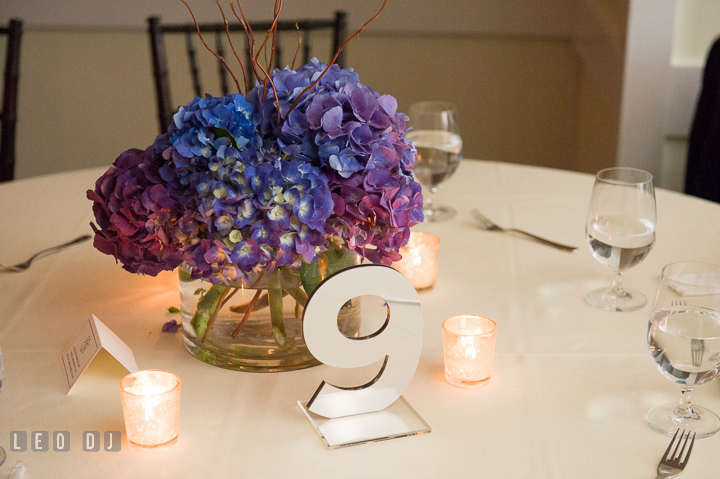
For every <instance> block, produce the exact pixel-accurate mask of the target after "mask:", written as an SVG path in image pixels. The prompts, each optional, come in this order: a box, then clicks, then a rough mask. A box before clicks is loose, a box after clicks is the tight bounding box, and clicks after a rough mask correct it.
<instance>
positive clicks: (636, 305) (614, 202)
mask: <svg viewBox="0 0 720 479" xmlns="http://www.w3.org/2000/svg"><path fill="white" fill-rule="evenodd" d="M655 223H656V211H655V190H654V187H653V181H652V175H651V174H650V173H648V172H647V171H643V170H638V169H636V168H622V167H617V168H606V169H604V170H601V171H600V172H598V173H597V175H595V185H594V186H593V191H592V198H591V200H590V208H589V209H588V215H587V222H586V224H585V233H586V235H587V241H588V246H589V248H590V251H591V252H592V255H593V257H594V258H595V259H596V260H598V261H599V262H600V263H601V264H603V265H605V266H606V267H608V268H610V269H612V270H613V271H614V272H615V278H614V280H613V282H612V285H611V286H610V287H609V288H601V289H598V290H595V291H591V292H590V293H588V295H587V296H586V297H585V300H586V301H587V302H588V303H589V304H591V305H592V306H595V307H596V308H600V309H604V310H606V311H635V310H636V309H640V308H642V307H643V306H645V304H647V298H646V297H645V296H644V295H643V294H642V293H640V292H639V291H634V290H631V289H627V288H624V287H623V285H622V274H623V272H624V271H626V270H627V269H628V268H631V267H632V266H635V265H636V264H638V263H640V262H641V261H642V260H644V259H645V257H646V256H647V255H648V253H649V252H650V250H651V249H652V246H653V244H654V243H655Z"/></svg>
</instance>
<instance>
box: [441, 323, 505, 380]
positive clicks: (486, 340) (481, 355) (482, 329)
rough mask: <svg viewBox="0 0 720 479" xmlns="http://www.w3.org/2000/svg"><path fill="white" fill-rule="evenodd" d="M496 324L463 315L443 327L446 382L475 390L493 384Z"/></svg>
mask: <svg viewBox="0 0 720 479" xmlns="http://www.w3.org/2000/svg"><path fill="white" fill-rule="evenodd" d="M496 336H497V325H496V324H495V322H494V321H493V320H492V319H489V318H485V317H483V316H477V315H473V314H462V315H459V316H452V317H450V318H448V319H446V320H445V321H444V322H443V324H442V337H443V352H444V355H445V379H446V380H447V382H449V383H450V384H452V385H453V386H458V387H464V388H474V387H479V386H483V385H485V384H487V383H488V381H490V375H491V373H492V367H493V357H494V355H495V338H496Z"/></svg>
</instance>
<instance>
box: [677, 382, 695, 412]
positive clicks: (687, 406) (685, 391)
mask: <svg viewBox="0 0 720 479" xmlns="http://www.w3.org/2000/svg"><path fill="white" fill-rule="evenodd" d="M691 392H692V388H682V389H681V390H680V402H679V403H678V405H677V407H676V408H675V410H674V411H673V413H674V414H675V415H676V416H679V417H682V418H694V417H695V416H696V414H695V411H693V408H692V403H691V402H690V393H691Z"/></svg>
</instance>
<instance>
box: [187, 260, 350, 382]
mask: <svg viewBox="0 0 720 479" xmlns="http://www.w3.org/2000/svg"><path fill="white" fill-rule="evenodd" d="M359 262H360V258H359V256H358V255H357V254H355V253H353V252H352V251H350V250H348V249H346V248H339V249H331V250H329V251H327V252H326V253H324V254H323V255H321V256H320V257H319V258H318V259H317V260H316V261H315V262H314V263H312V264H303V266H302V268H300V269H291V268H287V267H281V268H278V269H277V270H276V271H274V272H273V273H272V274H270V275H267V274H265V272H258V273H257V274H255V275H253V276H252V277H251V278H250V279H249V281H248V283H249V284H248V283H246V282H244V281H239V282H237V283H233V284H231V285H230V286H224V285H213V284H211V283H210V282H208V281H205V280H194V279H192V278H191V270H190V268H189V267H188V266H187V265H183V266H181V267H180V268H179V269H178V271H179V276H180V301H181V308H180V309H181V313H182V332H183V340H184V343H185V347H186V348H187V350H188V351H190V353H191V354H192V355H193V356H195V357H196V358H198V359H200V360H201V361H204V362H206V363H208V364H212V365H213V366H218V367H221V368H226V369H233V370H241V371H253V372H279V371H292V370H296V369H304V368H309V367H313V366H317V365H319V364H320V362H319V361H317V360H316V359H315V358H314V357H313V356H312V355H311V354H310V352H309V351H308V349H307V346H306V345H305V340H304V339H303V334H302V315H303V309H304V304H305V301H306V300H307V297H308V296H309V295H310V294H311V293H312V291H313V290H314V288H315V287H317V285H318V284H319V283H320V282H321V281H322V280H323V279H325V278H326V277H327V276H329V275H330V274H332V273H334V272H336V271H339V270H341V269H344V268H347V267H349V266H352V265H355V264H359ZM359 328H360V302H359V298H356V299H353V300H351V301H348V302H347V303H346V304H345V305H344V306H343V307H342V309H341V310H340V311H339V312H338V329H339V330H340V331H341V332H342V333H343V334H345V335H346V336H350V337H352V336H355V335H357V333H358V331H359Z"/></svg>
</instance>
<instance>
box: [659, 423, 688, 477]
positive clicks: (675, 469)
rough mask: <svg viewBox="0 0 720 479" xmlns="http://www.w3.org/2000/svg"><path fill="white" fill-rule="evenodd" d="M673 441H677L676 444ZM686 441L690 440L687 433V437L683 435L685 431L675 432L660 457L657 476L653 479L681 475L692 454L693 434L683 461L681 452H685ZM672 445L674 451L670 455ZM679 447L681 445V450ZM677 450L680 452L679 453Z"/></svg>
mask: <svg viewBox="0 0 720 479" xmlns="http://www.w3.org/2000/svg"><path fill="white" fill-rule="evenodd" d="M678 434H680V438H679V439H678V437H677V436H678ZM683 438H684V440H683ZM675 439H678V440H677V443H675ZM688 439H690V432H689V431H688V433H687V435H686V434H685V431H682V432H680V429H678V430H677V431H675V435H674V436H673V438H672V441H670V445H669V446H668V448H667V449H666V450H665V455H664V456H663V457H662V459H660V464H658V468H657V472H658V475H657V477H656V478H655V479H670V478H672V477H677V476H679V475H680V474H682V472H683V469H685V466H687V463H688V461H689V460H690V453H691V452H692V448H693V444H695V433H693V434H692V439H690V447H689V448H688V450H687V454H686V455H685V459H683V458H682V455H683V452H685V447H686V446H687V443H688ZM673 443H675V450H674V451H673V452H672V454H670V450H671V449H672V446H673ZM680 445H682V448H680ZM678 449H679V450H680V452H679V453H678Z"/></svg>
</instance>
